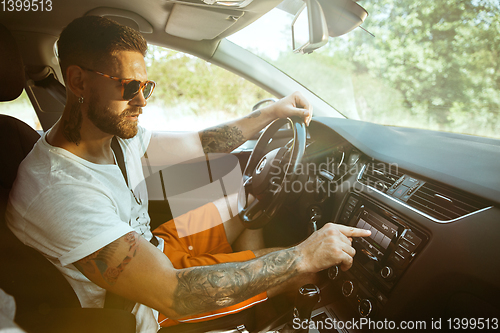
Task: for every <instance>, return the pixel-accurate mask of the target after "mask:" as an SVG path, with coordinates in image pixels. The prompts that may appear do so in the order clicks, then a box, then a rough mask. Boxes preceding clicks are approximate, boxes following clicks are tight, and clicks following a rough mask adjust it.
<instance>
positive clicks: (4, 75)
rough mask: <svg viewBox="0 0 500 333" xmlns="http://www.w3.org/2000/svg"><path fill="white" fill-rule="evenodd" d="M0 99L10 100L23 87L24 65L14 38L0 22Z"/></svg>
mask: <svg viewBox="0 0 500 333" xmlns="http://www.w3.org/2000/svg"><path fill="white" fill-rule="evenodd" d="M0 59H1V61H0V101H1V102H6V101H12V100H14V99H16V98H17V97H19V95H21V93H22V92H23V89H24V81H25V80H24V65H23V60H22V58H21V52H20V51H19V49H18V47H17V43H16V40H15V39H14V37H12V35H11V33H10V32H9V30H8V29H7V28H6V27H4V26H3V25H2V24H1V23H0Z"/></svg>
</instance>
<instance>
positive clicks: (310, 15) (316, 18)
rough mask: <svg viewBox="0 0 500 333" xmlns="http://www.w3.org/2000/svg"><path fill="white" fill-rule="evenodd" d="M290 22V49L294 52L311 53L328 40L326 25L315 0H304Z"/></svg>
mask: <svg viewBox="0 0 500 333" xmlns="http://www.w3.org/2000/svg"><path fill="white" fill-rule="evenodd" d="M304 2H305V4H304V5H303V6H302V8H301V9H300V10H299V12H298V13H297V15H295V18H294V20H293V22H292V44H293V45H292V49H293V51H294V52H296V53H311V52H312V51H314V50H316V49H318V48H320V47H322V46H323V45H325V44H326V43H327V42H328V26H327V24H326V19H325V15H324V13H323V9H322V8H321V5H320V4H319V2H318V1H317V0H304Z"/></svg>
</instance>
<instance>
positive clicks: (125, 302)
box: [104, 136, 135, 312]
mask: <svg viewBox="0 0 500 333" xmlns="http://www.w3.org/2000/svg"><path fill="white" fill-rule="evenodd" d="M111 149H113V152H114V153H115V157H116V163H117V164H118V167H119V168H120V170H121V172H122V175H123V178H125V183H127V187H128V178H127V170H126V169H125V158H124V157H123V151H122V148H121V147H120V144H119V143H118V139H117V138H116V136H114V137H113V139H111ZM134 306H135V302H133V301H131V300H129V299H126V298H125V297H122V296H119V295H117V294H115V293H112V292H110V291H106V298H105V299H104V308H105V309H121V310H125V311H127V312H132V309H133V308H134Z"/></svg>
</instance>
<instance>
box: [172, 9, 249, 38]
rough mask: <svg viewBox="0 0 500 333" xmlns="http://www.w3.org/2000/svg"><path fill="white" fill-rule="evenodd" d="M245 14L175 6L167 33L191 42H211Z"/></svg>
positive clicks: (234, 11) (233, 11) (237, 11)
mask: <svg viewBox="0 0 500 333" xmlns="http://www.w3.org/2000/svg"><path fill="white" fill-rule="evenodd" d="M243 14H244V12H243V11H239V10H222V9H215V8H214V9H212V8H206V7H198V6H187V5H181V4H175V5H174V7H173V8H172V12H171V13H170V16H169V18H168V21H167V26H166V28H165V32H166V33H168V34H169V35H173V36H177V37H181V38H186V39H190V40H197V41H200V40H203V39H209V40H211V39H214V38H216V37H217V36H219V35H220V34H222V33H223V32H224V31H226V30H227V29H229V28H230V27H231V26H232V25H233V24H235V23H236V21H238V19H239V18H240V17H242V16H243Z"/></svg>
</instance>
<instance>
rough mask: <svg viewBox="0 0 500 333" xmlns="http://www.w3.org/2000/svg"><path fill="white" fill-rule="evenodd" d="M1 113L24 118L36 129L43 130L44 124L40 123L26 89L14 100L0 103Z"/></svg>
mask: <svg viewBox="0 0 500 333" xmlns="http://www.w3.org/2000/svg"><path fill="white" fill-rule="evenodd" d="M0 114H6V115H9V116H12V117H14V118H17V119H19V120H22V121H23V122H25V123H26V124H28V125H30V126H31V127H32V128H33V129H34V130H36V131H41V130H42V125H40V121H39V120H38V116H37V115H36V112H35V109H33V106H32V105H31V103H30V100H29V98H28V95H27V94H26V91H23V93H22V94H21V95H20V96H19V97H18V98H17V99H16V100H14V101H11V102H2V103H0Z"/></svg>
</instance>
